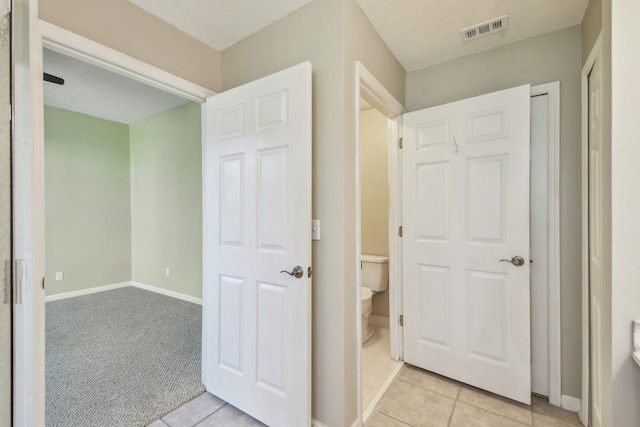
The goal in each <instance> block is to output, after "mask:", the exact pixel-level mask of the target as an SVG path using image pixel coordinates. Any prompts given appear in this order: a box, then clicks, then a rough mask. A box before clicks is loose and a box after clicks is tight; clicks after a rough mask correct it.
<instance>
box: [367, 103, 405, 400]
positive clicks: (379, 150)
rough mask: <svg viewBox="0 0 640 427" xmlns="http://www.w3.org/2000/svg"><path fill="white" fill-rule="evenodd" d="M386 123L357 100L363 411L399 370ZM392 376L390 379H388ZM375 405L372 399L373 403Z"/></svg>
mask: <svg viewBox="0 0 640 427" xmlns="http://www.w3.org/2000/svg"><path fill="white" fill-rule="evenodd" d="M388 146H389V119H388V118H387V117H386V116H384V115H383V114H382V113H381V112H380V111H378V110H377V109H376V108H374V107H373V106H372V105H371V104H370V103H369V102H367V101H366V100H365V99H362V98H361V99H360V236H361V238H360V239H361V240H360V253H361V258H360V262H361V275H360V301H361V323H362V330H361V335H360V337H361V340H362V352H361V362H360V366H361V368H360V369H361V381H362V384H361V387H362V395H361V399H362V408H363V410H364V411H366V410H367V407H368V406H369V405H370V404H371V403H372V402H374V398H375V397H376V395H377V394H378V393H379V392H380V394H381V390H382V391H384V389H386V387H383V386H384V385H385V382H387V380H388V379H389V382H390V381H391V379H393V378H394V377H395V373H396V372H397V370H396V367H399V365H401V364H402V362H400V361H396V360H393V357H392V355H391V342H390V341H391V337H390V329H389V326H390V317H389V242H390V236H389V234H390V233H389V205H390V204H389V167H388V161H389V155H388V151H389V150H388ZM392 374H393V375H392ZM375 400H376V401H377V399H375Z"/></svg>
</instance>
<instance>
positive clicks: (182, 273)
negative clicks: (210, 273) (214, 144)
mask: <svg viewBox="0 0 640 427" xmlns="http://www.w3.org/2000/svg"><path fill="white" fill-rule="evenodd" d="M200 111H201V107H200V104H196V103H193V102H190V103H188V104H185V105H182V106H180V107H177V108H174V109H172V110H169V111H166V112H164V113H161V114H158V115H156V116H153V117H150V118H148V119H145V120H142V121H140V122H137V123H134V124H132V125H131V126H130V131H129V135H130V142H131V248H132V258H131V259H132V276H131V277H132V279H131V280H133V281H134V282H137V283H142V284H145V285H150V286H155V287H159V288H162V289H166V290H168V291H173V292H178V293H180V294H184V295H188V296H191V297H195V298H202V130H201V129H202V126H201V117H200V114H201V113H200ZM167 268H169V275H168V276H167V274H166V269H167Z"/></svg>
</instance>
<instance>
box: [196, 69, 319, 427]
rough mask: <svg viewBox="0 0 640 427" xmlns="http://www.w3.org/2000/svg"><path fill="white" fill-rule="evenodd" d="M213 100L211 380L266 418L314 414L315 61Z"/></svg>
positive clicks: (207, 158)
mask: <svg viewBox="0 0 640 427" xmlns="http://www.w3.org/2000/svg"><path fill="white" fill-rule="evenodd" d="M206 111H207V114H206V132H207V135H206V142H205V147H204V154H203V159H204V160H203V175H204V189H203V192H204V217H203V225H204V233H205V235H204V245H205V246H204V283H203V287H204V289H203V359H202V370H203V382H204V384H205V386H206V388H207V390H208V391H210V392H211V393H213V394H215V395H216V396H218V397H220V398H221V399H224V400H225V401H227V402H229V403H231V404H232V405H234V406H236V407H238V408H239V409H241V410H242V411H244V412H246V413H248V414H250V415H252V416H253V417H255V418H257V419H259V420H260V421H262V422H264V423H266V424H267V425H270V426H281V427H300V426H309V425H311V278H310V277H309V274H308V268H309V267H310V266H311V230H310V224H311V64H309V63H304V64H300V65H298V66H295V67H293V68H290V69H287V70H285V71H282V72H279V73H276V74H274V75H271V76H268V77H265V78H263V79H260V80H257V81H255V82H252V83H249V84H246V85H244V86H241V87H238V88H235V89H232V90H229V91H228V92H224V93H221V94H219V95H216V96H214V97H212V98H210V99H209V100H208V101H207V106H206ZM296 266H301V267H302V268H303V272H304V274H303V275H302V277H300V278H296V277H293V276H290V275H288V274H286V273H281V271H282V270H286V271H288V272H291V271H292V270H293V269H294V267H296Z"/></svg>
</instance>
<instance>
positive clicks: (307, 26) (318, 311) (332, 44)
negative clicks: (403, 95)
mask: <svg viewBox="0 0 640 427" xmlns="http://www.w3.org/2000/svg"><path fill="white" fill-rule="evenodd" d="M341 7H342V0H316V1H314V2H312V3H311V4H309V5H308V6H305V7H304V8H302V9H300V10H298V11H297V12H295V13H293V14H291V15H289V16H287V17H286V18H284V19H282V20H280V21H278V22H276V23H275V24H273V25H270V26H269V27H267V28H265V29H263V30H262V31H260V32H258V33H257V34H254V35H252V36H250V37H247V38H246V39H244V40H242V41H240V42H238V43H237V44H235V45H233V46H232V47H230V48H228V49H226V50H224V51H223V52H222V89H223V90H227V89H230V88H232V87H235V86H239V85H241V84H243V83H248V82H250V81H252V80H255V79H257V78H259V77H263V76H265V75H269V74H271V73H275V72H277V71H280V70H283V69H285V68H288V67H291V66H293V65H296V64H299V63H301V62H304V61H310V62H311V64H312V66H313V86H312V96H313V105H312V109H313V124H312V125H313V130H312V132H313V133H312V140H313V152H312V155H313V160H312V161H313V165H312V167H313V177H312V180H313V196H312V200H313V217H314V218H316V219H319V220H320V221H321V227H322V236H321V237H322V238H321V240H319V241H314V242H313V247H312V249H313V270H314V274H313V295H312V301H313V308H312V312H313V319H312V324H313V342H312V345H313V355H312V359H313V378H312V395H313V402H312V415H313V417H314V418H316V419H318V420H320V421H322V422H323V423H325V424H327V425H328V426H331V427H334V426H343V425H349V424H350V423H347V422H346V420H345V417H346V415H345V412H346V411H347V410H348V409H347V408H348V406H349V405H353V402H354V399H353V398H352V397H351V398H349V399H348V398H347V396H345V381H346V380H345V339H344V337H345V316H344V305H345V296H344V269H345V265H344V227H345V224H344V214H343V212H344V202H343V197H342V195H343V193H344V160H343V150H344V147H343V144H344V136H343V128H344V120H343V112H344V105H343V89H344V74H343V73H344V70H343V68H342V54H341V52H342V42H343V41H342V40H343V29H342V20H343V16H342V12H341ZM354 329H355V328H354Z"/></svg>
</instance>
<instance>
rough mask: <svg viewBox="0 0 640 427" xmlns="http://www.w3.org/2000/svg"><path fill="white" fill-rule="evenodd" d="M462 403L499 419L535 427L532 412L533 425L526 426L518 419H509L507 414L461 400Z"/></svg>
mask: <svg viewBox="0 0 640 427" xmlns="http://www.w3.org/2000/svg"><path fill="white" fill-rule="evenodd" d="M460 402H462V403H464V404H465V405H469V406H472V407H474V408H476V409H480V410H481V411H485V412H488V413H490V414H493V415H497V416H499V417H502V418H505V419H507V420H509V421H515V422H517V423H519V424H523V425H528V426H533V413H532V412H531V424H526V423H523V422H522V421H518V420H516V419H514V418H511V417H508V416H507V415H505V414H500V413H498V412H495V411H492V410H491V409H488V408H483V407H481V406H478V405H475V404H473V403H471V402H465V401H464V400H460Z"/></svg>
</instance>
